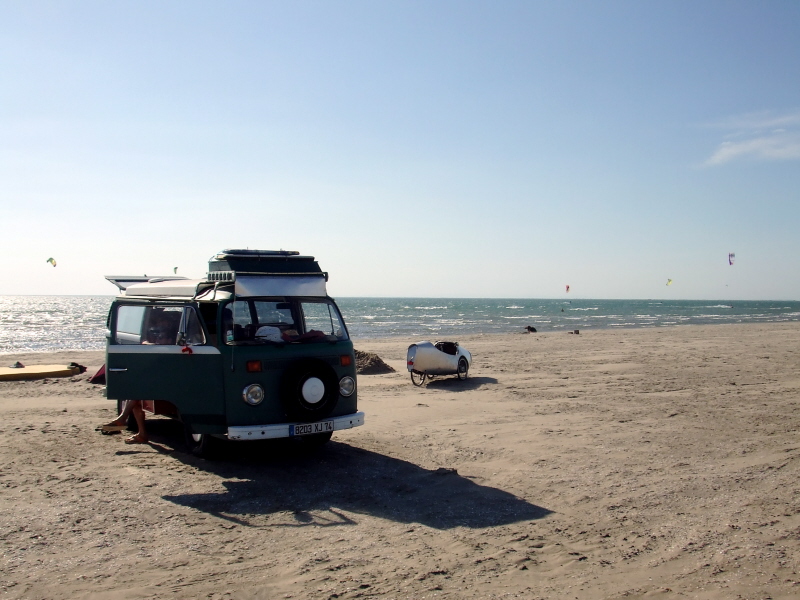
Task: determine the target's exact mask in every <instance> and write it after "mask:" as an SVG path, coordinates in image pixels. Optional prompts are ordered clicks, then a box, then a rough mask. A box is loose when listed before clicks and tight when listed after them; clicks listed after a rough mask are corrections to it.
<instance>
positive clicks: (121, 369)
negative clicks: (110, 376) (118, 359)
mask: <svg viewBox="0 0 800 600" xmlns="http://www.w3.org/2000/svg"><path fill="white" fill-rule="evenodd" d="M127 370H128V367H122V368H118V369H109V371H111V372H112V373H123V372H125V371H127Z"/></svg>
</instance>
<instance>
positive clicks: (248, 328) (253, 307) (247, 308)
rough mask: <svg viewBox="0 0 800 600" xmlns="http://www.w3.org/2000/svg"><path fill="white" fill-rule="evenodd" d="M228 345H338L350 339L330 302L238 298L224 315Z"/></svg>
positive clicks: (310, 299) (224, 310)
mask: <svg viewBox="0 0 800 600" xmlns="http://www.w3.org/2000/svg"><path fill="white" fill-rule="evenodd" d="M222 323H223V331H224V332H225V343H226V344H228V345H254V344H291V343H297V344H301V343H312V342H338V341H341V340H346V339H348V335H347V329H346V328H345V326H344V321H343V320H342V316H341V315H340V314H339V310H338V309H337V308H336V305H335V304H334V303H333V302H332V301H330V300H328V299H327V298H294V297H293V298H237V299H236V300H234V301H233V302H229V303H228V304H227V305H226V306H225V308H224V309H223V311H222Z"/></svg>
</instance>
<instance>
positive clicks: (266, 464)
mask: <svg viewBox="0 0 800 600" xmlns="http://www.w3.org/2000/svg"><path fill="white" fill-rule="evenodd" d="M259 445H262V448H258V447H257V446H259ZM229 446H234V444H230V445H229ZM235 446H236V448H235V449H236V455H237V456H253V453H254V452H256V451H258V452H259V454H260V456H261V457H260V458H258V457H257V458H255V459H253V458H250V459H247V460H246V461H245V460H242V459H237V458H235V457H234V458H233V459H232V461H229V462H214V461H202V460H198V459H196V458H195V457H193V456H191V455H188V454H183V453H176V454H174V455H173V456H175V458H177V459H179V460H181V459H182V460H185V461H186V462H191V463H192V464H194V466H196V467H199V468H202V469H204V470H206V471H209V472H213V473H215V474H216V475H218V476H219V477H220V478H223V479H226V480H232V481H223V485H224V486H225V488H226V491H225V492H221V493H201V494H178V495H171V496H164V499H165V500H168V501H170V502H174V503H175V504H179V505H182V506H187V507H191V508H194V509H196V510H200V511H203V512H206V513H209V514H213V515H215V516H218V517H220V518H224V519H228V520H231V521H234V522H237V523H239V524H241V525H244V526H248V525H251V524H252V522H251V521H252V520H253V518H254V517H258V516H267V515H277V514H279V513H288V515H289V516H288V522H287V518H283V519H278V520H279V521H283V522H281V523H272V522H271V523H270V524H269V525H270V526H294V527H300V526H306V525H315V526H326V525H327V526H329V525H348V524H356V523H357V521H355V520H354V519H353V517H352V514H353V513H355V514H361V515H370V516H373V517H378V518H382V519H388V520H391V521H396V522H398V523H420V524H423V525H427V526H429V527H433V528H435V529H450V528H453V527H470V528H483V527H492V526H497V525H508V524H511V523H516V522H520V521H526V520H534V519H541V518H542V517H544V516H546V515H548V514H550V512H551V511H549V510H547V509H545V508H542V507H540V506H536V505H534V504H531V503H529V502H526V501H525V500H523V499H521V498H517V497H516V496H514V495H513V494H510V493H508V492H504V491H502V490H498V489H496V488H492V487H487V486H483V485H480V484H478V483H475V482H474V481H472V480H471V479H469V478H467V477H464V476H462V475H459V474H458V473H457V472H456V470H455V469H444V468H440V469H434V470H428V469H424V468H422V467H419V466H417V465H415V464H413V463H410V462H407V461H404V460H400V459H397V458H392V457H389V456H385V455H383V454H378V453H376V452H371V451H368V450H363V449H361V448H355V447H353V446H350V445H348V444H345V443H337V442H334V441H331V442H329V443H328V444H327V445H326V446H325V447H324V448H321V449H319V450H318V451H316V452H304V451H303V450H302V448H298V447H299V446H300V447H301V446H302V444H300V443H297V440H291V441H285V442H280V443H274V442H273V443H266V444H265V443H263V442H242V443H237V444H235ZM270 446H271V448H270ZM230 450H231V449H229V451H230ZM265 450H266V451H265ZM240 452H241V453H242V454H239V453H240ZM340 511H345V512H347V513H349V514H350V516H346V515H344V514H343V513H342V512H340ZM283 516H284V517H286V514H284V515H283ZM259 521H261V520H260V519H259ZM260 524H261V525H263V523H260Z"/></svg>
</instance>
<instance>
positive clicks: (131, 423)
mask: <svg viewBox="0 0 800 600" xmlns="http://www.w3.org/2000/svg"><path fill="white" fill-rule="evenodd" d="M123 402H127V400H117V416H119V415H121V414H122V403H123ZM126 425H127V428H128V431H133V432H138V431H139V425H138V423H136V418H135V417H134V416H133V413H131V414H129V415H128V422H127V424H126Z"/></svg>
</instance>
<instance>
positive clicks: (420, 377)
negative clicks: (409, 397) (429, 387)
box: [411, 371, 425, 387]
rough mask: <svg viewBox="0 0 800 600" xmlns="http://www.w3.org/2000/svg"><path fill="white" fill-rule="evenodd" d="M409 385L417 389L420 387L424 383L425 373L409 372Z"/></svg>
mask: <svg viewBox="0 0 800 600" xmlns="http://www.w3.org/2000/svg"><path fill="white" fill-rule="evenodd" d="M411 383H413V384H414V385H415V386H417V387H419V386H421V385H422V384H423V383H425V373H420V372H419V371H411Z"/></svg>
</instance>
